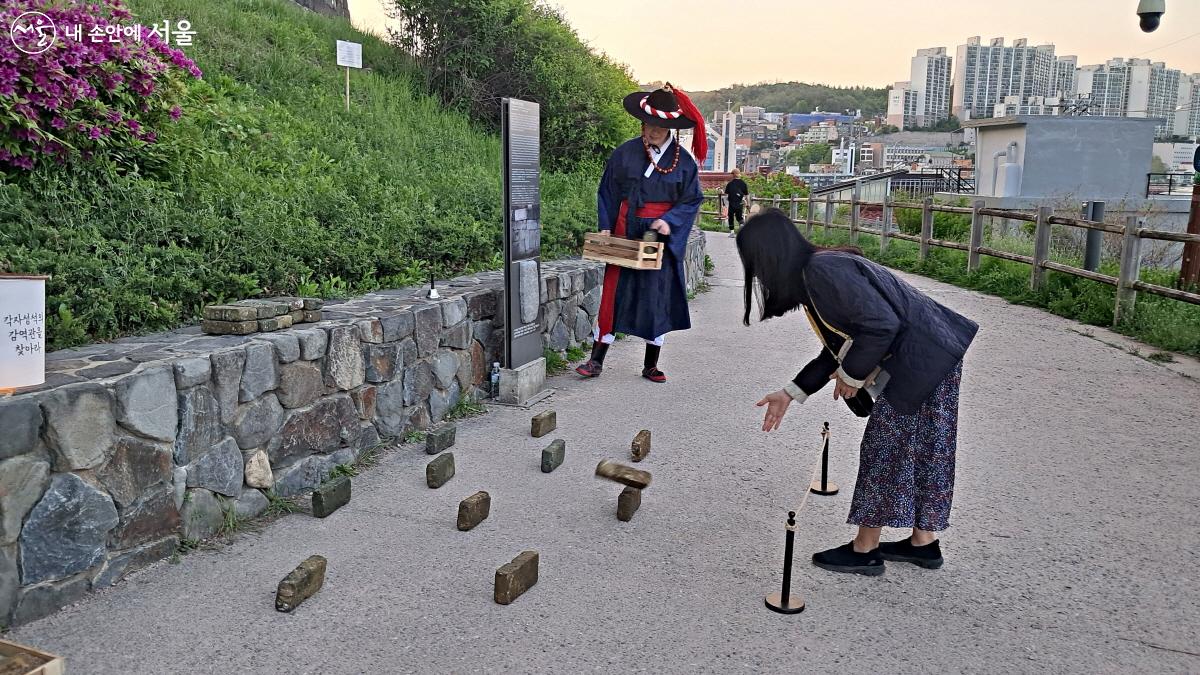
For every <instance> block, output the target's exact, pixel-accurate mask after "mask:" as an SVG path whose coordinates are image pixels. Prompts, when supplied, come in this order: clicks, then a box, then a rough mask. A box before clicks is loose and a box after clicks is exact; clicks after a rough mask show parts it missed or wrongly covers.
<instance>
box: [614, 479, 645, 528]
mask: <svg viewBox="0 0 1200 675" xmlns="http://www.w3.org/2000/svg"><path fill="white" fill-rule="evenodd" d="M641 506H642V491H641V490H638V489H637V488H631V487H627V488H625V489H624V490H621V494H619V495H617V520H619V521H621V522H623V523H627V522H629V521H631V520H633V514H635V513H637V510H638V509H639V508H641Z"/></svg>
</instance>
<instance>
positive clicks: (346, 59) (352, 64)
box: [337, 40, 362, 68]
mask: <svg viewBox="0 0 1200 675" xmlns="http://www.w3.org/2000/svg"><path fill="white" fill-rule="evenodd" d="M337 64H338V65H339V66H345V67H347V68H362V45H361V44H359V43H358V42H346V41H345V40H338V41H337Z"/></svg>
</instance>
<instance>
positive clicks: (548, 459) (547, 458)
mask: <svg viewBox="0 0 1200 675" xmlns="http://www.w3.org/2000/svg"><path fill="white" fill-rule="evenodd" d="M566 458H567V442H566V441H565V440H563V439H561V438H556V439H554V442H553V443H551V444H550V445H548V446H546V447H545V448H543V449H542V473H550V472H551V471H554V470H555V469H557V468H558V467H560V466H562V463H563V460H564V459H566Z"/></svg>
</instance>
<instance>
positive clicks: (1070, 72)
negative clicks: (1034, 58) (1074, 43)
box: [1047, 56, 1079, 99]
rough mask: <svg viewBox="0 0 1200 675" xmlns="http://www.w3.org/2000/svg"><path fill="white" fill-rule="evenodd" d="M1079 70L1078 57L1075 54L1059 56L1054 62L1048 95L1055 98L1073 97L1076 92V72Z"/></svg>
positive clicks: (1077, 88)
mask: <svg viewBox="0 0 1200 675" xmlns="http://www.w3.org/2000/svg"><path fill="white" fill-rule="evenodd" d="M1078 70H1079V57H1077V56H1060V57H1058V59H1056V60H1055V62H1054V74H1053V76H1052V77H1051V80H1050V91H1049V92H1047V95H1048V96H1053V97H1056V98H1064V99H1066V98H1074V97H1075V94H1077V93H1078V91H1079V87H1078V79H1077V72H1078Z"/></svg>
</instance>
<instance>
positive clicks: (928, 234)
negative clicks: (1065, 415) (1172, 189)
mask: <svg viewBox="0 0 1200 675" xmlns="http://www.w3.org/2000/svg"><path fill="white" fill-rule="evenodd" d="M713 199H719V195H711V196H705V200H706V201H708V200H713ZM718 203H719V202H718ZM755 203H758V204H761V205H764V206H773V207H775V208H780V209H785V208H786V210H789V211H790V213H791V220H792V222H794V223H796V224H797V225H804V226H805V229H806V231H807V233H808V234H810V235H811V234H812V231H813V227H815V226H819V227H821V228H823V229H824V231H825V233H826V234H828V233H829V231H830V230H832V229H840V230H849V231H850V240H851V241H854V242H857V241H858V236H859V235H860V234H871V235H875V236H877V237H879V248H880V251H885V250H887V247H888V242H889V241H890V240H892V239H902V240H904V241H911V242H915V243H916V244H918V245H919V246H920V248H921V260H925V259H927V258H928V257H929V250H930V248H931V247H933V246H937V247H939V248H948V249H954V250H958V251H965V252H966V253H967V270H968V271H971V272H974V271H976V270H978V269H979V262H980V259H981V256H990V257H993V258H1000V259H1002V260H1011V261H1013V262H1019V263H1025V264H1026V265H1029V266H1030V269H1031V272H1030V279H1029V284H1030V287H1031V288H1033V289H1034V290H1038V289H1040V288H1042V287H1043V286H1044V285H1045V283H1046V271H1047V270H1050V271H1054V272H1059V273H1062V274H1070V275H1073V276H1077V277H1082V278H1084V279H1090V280H1092V281H1098V282H1100V283H1102V284H1108V285H1109V286H1115V287H1116V289H1117V299H1116V307H1115V308H1114V312H1113V324H1114V325H1116V324H1118V323H1120V322H1121V320H1122V318H1123V317H1125V316H1129V315H1131V314H1132V312H1133V307H1134V303H1135V301H1136V300H1137V293H1138V291H1141V292H1143V293H1151V294H1153V295H1160V296H1163V297H1167V298H1171V299H1174V300H1179V301H1181V302H1189V303H1191V304H1193V305H1200V294H1198V293H1190V292H1187V291H1181V290H1178V289H1175V288H1168V287H1166V286H1158V285H1156V284H1148V283H1146V282H1144V281H1141V280H1140V273H1141V266H1142V255H1141V249H1142V240H1144V239H1157V240H1160V241H1174V242H1184V243H1186V242H1200V235H1196V234H1187V233H1183V232H1165V231H1162V230H1151V229H1147V228H1146V227H1145V225H1146V219H1145V218H1139V217H1137V216H1130V217H1129V218H1128V219H1127V220H1126V221H1125V225H1124V227H1122V226H1118V225H1109V224H1107V223H1101V222H1097V221H1094V220H1082V219H1078V218H1063V217H1060V216H1055V215H1052V211H1051V209H1050V207H1048V206H1043V207H1040V208H1039V209H1038V210H1037V211H1036V212H1030V211H1020V210H1015V209H991V208H985V207H984V205H983V202H981V201H977V202H975V205H974V206H969V207H967V206H946V205H942V204H934V203H933V198H932V197H926V198H925V200H924V201H922V202H898V201H891V200H888V201H886V202H868V201H860V200H859V199H858V192H857V190H855V191H854V193H853V196H852V198H851V199H833V198H832V196H831V195H826V196H825V197H824V198H813V197H809V198H807V199H803V198H799V197H793V198H779V197H776V198H774V199H761V198H758V199H756V198H753V197H752V198H750V204H751V205H753V204H755ZM801 204H804V205H806V206H805V208H806V209H807V211H806V214H805V215H806V217H804V218H800V217H799V209H800V205H801ZM818 204H821V205H823V206H824V209H823V218H822V219H821V220H820V221H818V220H817V219H816V218H815V217H814V215H815V214H816V206H817V205H818ZM835 205H836V206H841V205H848V206H849V207H850V214H849V215H850V218H849V222H848V223H839V222H836V214H835V213H834V211H835V209H834V208H833V207H834V206H835ZM863 206H879V207H882V209H883V219H882V224H881V225H880V227H878V228H876V227H863V226H862V224H861V223H860V222H859V207H863ZM897 209H913V210H917V211H920V212H921V234H919V235H914V234H905V233H903V232H899V231H897V230H896V228H895V225H894V224H893V223H892V220H893V219H892V214H893V213H894V211H895V210H897ZM934 213H957V214H962V215H969V216H971V238H970V242H968V243H965V244H964V243H962V242H957V241H946V240H942V239H934V238H933V214H934ZM701 214H702V215H710V216H717V217H718V218H719V217H720V212H719V211H703V210H702V211H701ZM988 216H991V217H994V218H1005V219H1008V220H1020V221H1026V222H1030V223H1036V228H1035V229H1034V253H1033V255H1032V256H1027V255H1019V254H1016V253H1009V252H1007V251H1001V250H999V249H995V248H990V247H987V246H984V245H983V226H984V218H985V217H988ZM1054 225H1065V226H1068V227H1077V228H1081V229H1085V230H1099V231H1101V232H1108V233H1110V234H1119V235H1121V237H1122V239H1121V259H1120V271H1119V273H1118V274H1117V276H1115V277H1113V276H1109V275H1107V274H1100V273H1099V272H1092V271H1089V270H1085V269H1080V268H1078V267H1073V266H1071V265H1064V264H1062V263H1058V262H1054V261H1053V260H1050V233H1051V228H1052V226H1054Z"/></svg>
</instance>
